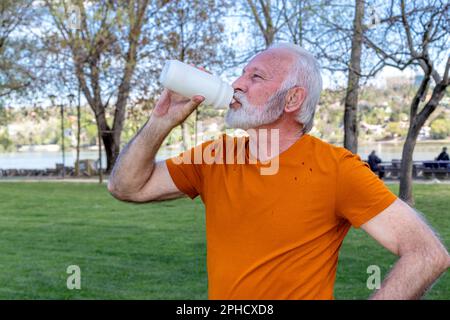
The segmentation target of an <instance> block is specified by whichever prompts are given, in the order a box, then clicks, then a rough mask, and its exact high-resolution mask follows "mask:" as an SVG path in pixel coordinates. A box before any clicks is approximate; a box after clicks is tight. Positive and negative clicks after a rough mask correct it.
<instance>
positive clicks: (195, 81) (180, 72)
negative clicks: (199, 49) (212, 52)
mask: <svg viewBox="0 0 450 320" xmlns="http://www.w3.org/2000/svg"><path fill="white" fill-rule="evenodd" d="M159 81H160V82H161V83H162V85H163V86H164V87H165V88H167V89H170V90H172V91H174V92H176V93H178V94H181V95H182V96H185V97H187V98H192V97H193V96H195V95H200V96H203V97H205V101H204V102H203V103H204V104H207V105H212V106H213V107H215V108H228V106H229V104H230V102H231V100H232V99H233V93H234V90H233V88H232V87H231V86H230V85H229V84H228V83H226V82H224V81H223V80H222V79H220V78H219V77H217V76H214V75H212V74H210V73H207V72H205V71H202V70H199V69H197V68H195V67H193V66H190V65H188V64H185V63H183V62H181V61H178V60H168V61H167V62H166V64H165V65H164V68H163V70H162V72H161V75H160V77H159Z"/></svg>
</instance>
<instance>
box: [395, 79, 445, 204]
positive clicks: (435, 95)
mask: <svg viewBox="0 0 450 320" xmlns="http://www.w3.org/2000/svg"><path fill="white" fill-rule="evenodd" d="M429 79H430V73H429V74H426V75H425V77H424V79H423V80H422V83H421V85H420V87H419V89H418V91H417V93H416V95H415V97H414V99H413V102H412V104H411V115H410V117H411V118H410V122H409V123H410V125H409V128H408V135H407V136H406V141H405V144H404V145H403V152H402V163H401V169H400V191H399V197H400V198H401V199H402V200H404V201H405V202H407V203H409V204H410V205H413V204H414V198H413V194H412V187H413V180H412V171H413V152H414V147H415V146H416V140H417V137H418V135H419V133H420V129H422V127H423V125H424V124H425V122H426V121H427V119H428V118H429V117H430V116H431V114H432V113H433V112H434V110H436V108H437V106H438V105H439V102H440V101H441V100H442V98H443V97H444V93H445V90H446V88H447V86H448V83H446V82H445V81H442V82H440V83H438V84H437V85H436V86H435V87H434V89H433V92H432V94H431V98H430V99H429V100H428V102H427V103H426V105H425V106H424V107H423V109H422V110H421V111H420V112H419V113H418V114H417V110H418V108H419V103H420V100H421V97H422V96H425V94H426V88H427V86H428V82H429Z"/></svg>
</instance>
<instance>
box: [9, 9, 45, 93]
mask: <svg viewBox="0 0 450 320" xmlns="http://www.w3.org/2000/svg"><path fill="white" fill-rule="evenodd" d="M32 2H33V1H31V0H20V1H13V0H2V1H1V2H0V98H1V97H5V96H8V95H11V94H13V93H19V92H22V91H24V89H25V88H26V87H28V86H29V85H30V84H31V82H32V81H33V80H34V79H35V78H36V77H37V75H36V74H34V73H33V72H32V71H31V69H30V68H29V64H30V62H28V65H27V63H25V61H28V59H29V58H30V57H32V56H33V53H34V49H35V48H34V46H33V43H32V42H31V41H30V39H28V38H27V37H26V36H24V35H23V33H24V29H25V27H26V26H27V25H29V24H30V20H31V16H32Z"/></svg>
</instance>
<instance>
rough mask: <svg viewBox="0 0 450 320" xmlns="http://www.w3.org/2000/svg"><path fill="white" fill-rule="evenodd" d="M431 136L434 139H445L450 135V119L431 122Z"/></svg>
mask: <svg viewBox="0 0 450 320" xmlns="http://www.w3.org/2000/svg"><path fill="white" fill-rule="evenodd" d="M431 136H432V137H433V138H434V139H445V138H448V137H450V120H449V119H448V118H447V119H436V120H434V121H433V122H432V123H431Z"/></svg>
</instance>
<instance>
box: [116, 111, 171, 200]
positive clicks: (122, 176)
mask: <svg viewBox="0 0 450 320" xmlns="http://www.w3.org/2000/svg"><path fill="white" fill-rule="evenodd" d="M171 129H172V128H171V126H170V125H168V124H167V123H165V122H164V121H158V119H155V118H154V117H151V118H150V119H149V121H147V123H146V124H145V125H144V126H143V127H142V128H141V130H140V131H139V132H138V133H137V134H136V136H135V137H134V138H133V139H132V140H131V141H130V142H129V143H128V144H127V145H126V146H125V148H124V149H123V150H122V152H121V153H120V155H119V157H118V159H117V160H116V164H115V165H114V168H113V170H112V172H111V175H110V177H109V185H108V188H109V189H110V191H112V192H113V193H116V194H133V193H135V192H137V191H139V190H140V189H141V188H142V187H143V186H144V184H145V183H146V182H147V181H148V179H149V178H150V176H151V174H152V171H153V167H154V161H155V156H156V153H157V152H158V149H159V147H160V146H161V144H162V142H163V141H164V139H165V138H166V136H167V135H168V134H169V132H170V130H171Z"/></svg>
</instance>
